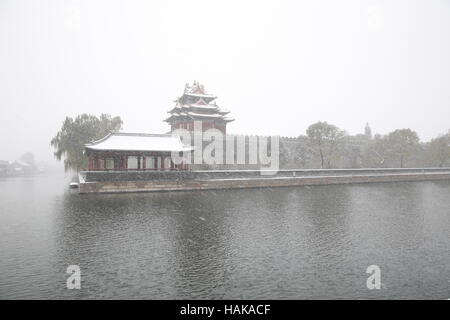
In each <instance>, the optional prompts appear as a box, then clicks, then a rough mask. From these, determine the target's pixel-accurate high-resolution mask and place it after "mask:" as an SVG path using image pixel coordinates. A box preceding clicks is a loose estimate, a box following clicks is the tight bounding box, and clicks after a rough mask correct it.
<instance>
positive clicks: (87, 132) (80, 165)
mask: <svg viewBox="0 0 450 320" xmlns="http://www.w3.org/2000/svg"><path fill="white" fill-rule="evenodd" d="M121 128H122V120H121V119H120V117H111V116H110V115H108V114H102V115H100V117H96V116H93V115H90V114H85V113H84V114H81V115H78V116H77V117H76V118H75V119H72V118H71V117H66V119H65V120H64V122H63V125H62V127H61V130H60V131H58V133H57V134H56V136H55V137H53V139H52V140H51V142H50V145H51V146H52V147H54V148H55V152H54V155H55V157H56V159H58V160H61V159H62V158H64V169H65V170H66V171H68V170H70V169H72V170H76V171H79V170H83V169H85V168H86V157H85V156H84V154H83V151H84V145H85V144H86V143H90V142H92V141H95V140H98V139H101V138H103V137H104V136H106V135H107V134H109V133H111V132H117V131H119V130H120V129H121Z"/></svg>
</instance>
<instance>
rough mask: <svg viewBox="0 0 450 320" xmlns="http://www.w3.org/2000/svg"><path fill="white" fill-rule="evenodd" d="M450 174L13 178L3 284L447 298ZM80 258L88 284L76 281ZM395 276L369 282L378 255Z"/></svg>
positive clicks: (23, 289) (34, 293) (1, 194)
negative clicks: (374, 179)
mask: <svg viewBox="0 0 450 320" xmlns="http://www.w3.org/2000/svg"><path fill="white" fill-rule="evenodd" d="M449 190H450V182H422V183H387V184H366V185H347V186H316V187H297V188H275V189H247V190H225V191H202V192H166V193H142V194H109V195H105V194H103V195H102V194H98V195H79V194H78V193H76V192H72V191H69V190H67V184H66V181H65V180H64V179H61V178H59V177H36V178H28V179H9V180H2V181H0V200H1V202H0V210H1V213H2V214H1V216H0V219H1V224H0V232H1V233H0V240H1V251H0V261H1V269H0V272H1V274H0V297H1V298H151V299H168V298H177V299H182V298H199V299H204V298H213V299H222V298H226V299H227V298H230V299H232V298H254V299H259V298H269V299H274V298H279V299H287V298H290V299H302V298H303V299H304V298H447V297H448V288H447V287H448V283H447V279H448V276H449V267H448V266H449V262H450V258H449V257H450V255H449V254H448V253H449V252H448V248H449V247H450V246H449V244H450V240H449V238H448V234H449V233H450V232H449V231H450V223H449V222H450V221H449V219H450V218H449V216H448V213H449V212H450V210H449V209H450V199H449V197H448V195H449ZM70 264H77V265H79V266H80V268H81V272H82V289H81V290H67V289H66V287H65V281H66V278H67V276H68V275H67V274H66V273H65V271H66V268H67V266H68V265H70ZM371 264H377V265H379V266H380V267H381V270H382V282H383V289H382V290H379V291H377V290H374V291H370V290H368V289H367V288H366V286H365V284H366V279H367V276H368V275H367V274H366V273H365V271H366V268H367V266H369V265H371Z"/></svg>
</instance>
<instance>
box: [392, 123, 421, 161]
mask: <svg viewBox="0 0 450 320" xmlns="http://www.w3.org/2000/svg"><path fill="white" fill-rule="evenodd" d="M385 139H386V140H385V141H386V143H385V145H386V147H387V153H388V154H389V156H390V158H391V159H392V160H393V161H394V162H397V161H398V164H399V165H400V168H403V166H404V164H405V162H406V161H407V160H408V158H409V157H410V156H411V154H412V153H413V152H414V151H418V150H419V148H420V145H419V136H418V135H417V133H416V132H415V131H412V130H411V129H397V130H395V131H392V132H391V133H389V134H388V135H387V136H386V137H385Z"/></svg>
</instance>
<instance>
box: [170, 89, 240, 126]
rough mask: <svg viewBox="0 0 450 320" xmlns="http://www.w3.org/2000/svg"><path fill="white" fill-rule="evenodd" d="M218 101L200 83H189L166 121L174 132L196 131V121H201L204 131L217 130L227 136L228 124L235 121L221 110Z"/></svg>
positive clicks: (226, 112)
mask: <svg viewBox="0 0 450 320" xmlns="http://www.w3.org/2000/svg"><path fill="white" fill-rule="evenodd" d="M216 99H217V97H216V96H215V95H213V94H209V93H207V92H206V91H205V88H204V86H203V85H201V84H200V83H199V82H198V81H194V83H193V84H192V85H190V84H189V83H187V84H186V85H185V87H184V92H183V95H182V96H181V97H179V98H178V99H177V100H175V106H174V107H173V108H172V109H171V110H170V111H169V112H168V113H169V114H170V116H169V117H168V118H167V119H165V120H164V121H166V122H167V123H169V124H170V126H171V130H172V131H173V130H176V129H186V130H189V131H194V121H201V124H202V130H203V131H205V130H208V129H211V128H215V129H218V130H220V131H221V132H223V133H224V134H226V125H227V123H228V122H231V121H234V119H232V118H230V117H228V116H227V114H228V113H229V111H226V110H222V109H221V108H219V106H218V105H217V104H216V101H215V100H216Z"/></svg>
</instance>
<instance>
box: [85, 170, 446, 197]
mask: <svg viewBox="0 0 450 320" xmlns="http://www.w3.org/2000/svg"><path fill="white" fill-rule="evenodd" d="M340 170H341V174H336V173H335V172H336V170H335V169H331V170H330V172H329V174H328V175H327V174H326V173H324V172H323V171H325V170H320V171H321V172H320V175H319V174H311V173H309V174H308V175H301V176H296V175H291V176H286V174H289V173H292V172H297V171H296V170H284V171H281V173H280V174H277V175H275V176H265V175H263V176H259V177H239V176H238V177H232V176H231V177H225V178H224V177H221V174H222V176H223V174H224V173H228V174H230V172H219V174H217V175H216V174H215V173H217V172H218V171H210V172H208V173H209V175H210V177H209V178H197V179H196V178H192V177H194V176H196V175H198V173H199V172H196V171H192V177H190V178H186V176H184V178H182V179H170V178H169V179H167V177H165V179H153V180H134V181H133V180H132V181H127V180H124V181H84V180H81V179H80V184H79V193H80V194H88V193H128V192H161V191H194V190H220V189H247V188H278V187H295V186H312V185H336V184H355V183H380V182H414V181H434V180H450V169H448V168H445V169H444V168H443V169H436V168H433V169H393V170H389V171H393V172H392V173H385V172H383V173H381V172H379V170H377V169H374V170H373V171H372V170H370V169H364V171H365V172H366V173H364V174H361V173H359V174H355V173H354V171H355V170H353V169H349V170H346V169H340ZM255 171H256V170H255ZM356 171H357V170H356ZM370 171H372V172H373V173H372V174H371V173H370ZM412 171H416V172H412ZM436 171H437V172H436ZM205 172H207V171H203V172H202V173H205ZM367 172H369V173H367ZM234 173H235V174H240V173H243V172H239V170H237V171H234ZM252 173H254V171H253V172H252ZM342 173H344V174H342ZM107 175H108V174H106V176H107ZM171 175H172V177H177V174H176V172H173V173H172V174H171ZM215 176H216V177H215Z"/></svg>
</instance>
